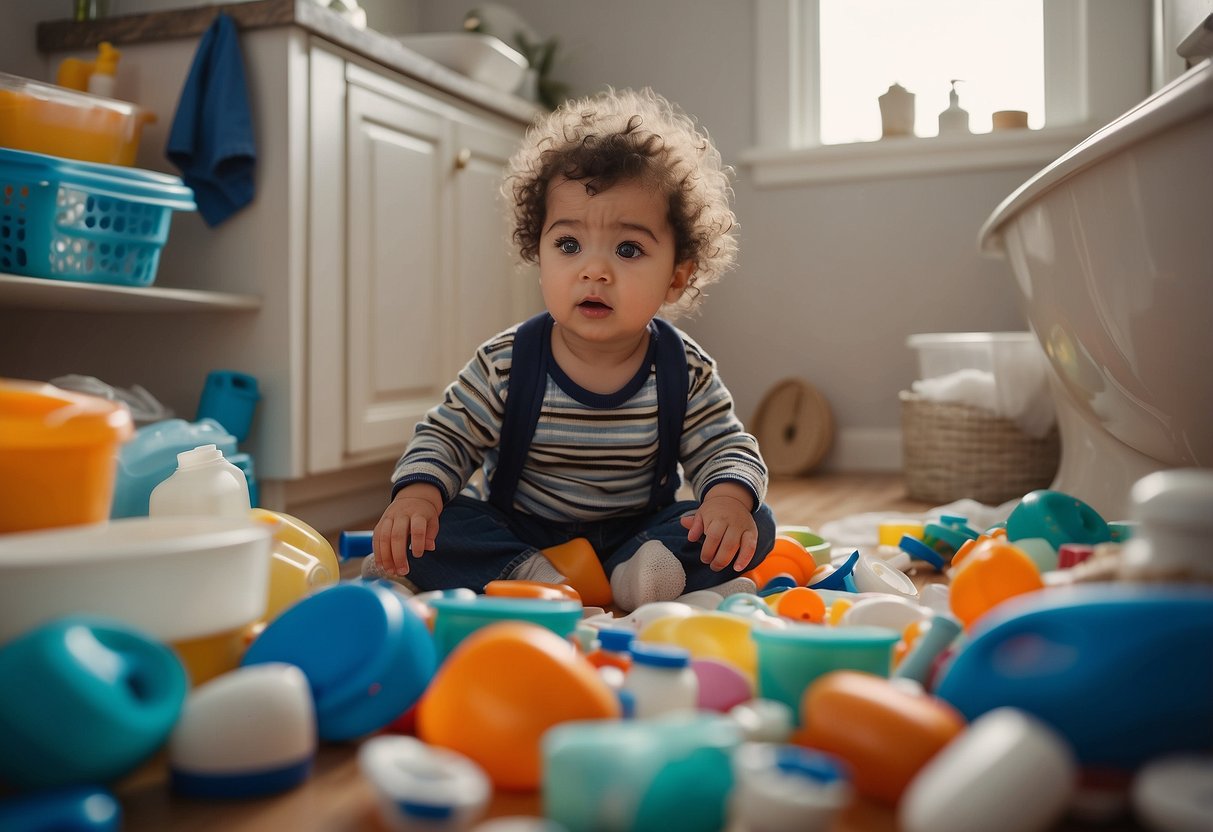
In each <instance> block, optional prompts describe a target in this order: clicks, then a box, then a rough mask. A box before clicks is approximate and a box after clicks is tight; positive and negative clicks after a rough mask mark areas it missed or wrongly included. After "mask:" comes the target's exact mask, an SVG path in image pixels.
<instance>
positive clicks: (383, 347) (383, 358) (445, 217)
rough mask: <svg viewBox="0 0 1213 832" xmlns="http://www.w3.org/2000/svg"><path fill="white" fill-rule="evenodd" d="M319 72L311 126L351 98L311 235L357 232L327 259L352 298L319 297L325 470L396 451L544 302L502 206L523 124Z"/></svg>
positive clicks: (318, 287) (347, 66) (322, 181)
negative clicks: (479, 354)
mask: <svg viewBox="0 0 1213 832" xmlns="http://www.w3.org/2000/svg"><path fill="white" fill-rule="evenodd" d="M311 77H312V89H313V109H312V112H313V114H314V118H315V117H319V118H322V119H323V120H325V121H326V122H331V121H333V120H334V113H333V108H331V107H325V106H321V103H320V102H321V101H326V102H327V101H331V100H332V98H333V93H334V92H338V91H342V90H343V91H344V102H345V106H344V119H343V121H344V124H343V125H334V124H331V123H330V124H327V125H324V126H321V125H314V126H315V130H314V133H319V132H321V131H325V132H328V133H330V134H333V135H332V138H333V139H334V141H333V142H332V144H331V146H330V147H329V148H328V149H327V150H326V151H323V152H322V153H321V155H320V156H319V157H316V156H314V157H313V167H312V193H313V200H312V201H313V205H314V209H315V210H313V212H312V215H311V234H312V237H313V239H314V240H316V239H320V238H322V237H331V236H340V234H341V233H342V230H343V232H344V243H343V245H341V246H338V248H340V249H341V250H343V251H344V256H342V255H341V254H340V252H337V251H325V252H321V253H318V259H319V260H320V261H328V262H329V267H330V268H332V269H335V270H337V271H339V272H341V273H342V274H343V275H344V279H343V280H342V281H341V284H342V286H343V287H344V295H343V296H339V295H337V294H335V293H333V292H332V288H333V287H332V286H324V285H322V284H320V283H318V282H317V283H315V284H314V291H313V295H312V299H313V309H314V310H316V311H321V310H325V311H326V314H325V315H323V316H316V315H313V316H312V332H311V334H310V339H309V340H310V343H311V345H312V352H313V354H314V355H315V356H316V360H315V361H313V362H312V365H311V368H310V386H311V390H312V391H313V395H312V399H311V405H310V410H311V411H312V413H313V414H314V415H319V414H325V417H326V418H324V419H321V420H319V421H314V422H313V429H312V430H311V431H310V438H309V448H308V451H309V456H308V469H309V472H312V473H317V472H324V471H332V470H336V469H340V468H343V467H346V466H348V465H349V464H351V462H357V461H363V460H366V459H367V458H370V457H383V456H384V455H387V456H389V457H391V458H395V457H396V456H398V455H399V453H400V451H401V450H403V447H404V444H405V443H406V442H407V440H408V438H409V437H410V436H411V435H412V431H413V426H414V425H415V424H416V422H417V420H418V419H419V418H421V416H422V415H423V414H424V413H425V411H426V410H428V409H429V408H430V407H432V406H433V405H434V403H435V402H437V401H438V400H439V399H440V398H441V396H442V392H443V390H444V389H445V388H446V386H447V385H448V384H449V383H450V382H451V381H452V380H453V379H454V377H455V374H456V373H457V372H458V371H459V369H461V368H462V366H463V364H464V363H465V362H466V361H467V360H468V359H469V358H471V356H472V351H473V350H474V349H475V347H476V346H477V345H478V344H479V343H480V342H482V341H483V340H485V339H486V338H488V337H489V336H490V335H492V334H494V333H495V332H498V331H500V330H501V329H504V328H505V327H507V326H509V325H510V324H511V323H513V322H515V321H516V320H517V319H518V318H519V317H521V316H523V315H525V314H526V313H527V312H528V311H529V310H531V309H534V308H538V307H537V306H536V304H537V295H536V294H535V293H529V294H528V292H527V286H528V285H532V284H533V283H534V281H533V280H527V279H526V278H525V273H524V272H520V271H519V270H518V269H517V268H516V267H515V265H514V262H513V258H512V257H511V256H510V252H509V249H508V247H507V245H506V243H507V224H506V220H505V212H504V210H503V208H504V206H503V205H502V203H501V202H500V200H499V199H498V198H497V188H498V186H499V184H500V180H501V174H502V169H503V166H504V165H505V162H506V160H507V159H508V157H509V155H510V153H512V152H513V150H514V149H515V147H516V146H517V144H518V141H519V139H520V137H521V135H522V127H521V126H520V125H518V124H513V123H510V122H508V121H505V120H504V119H500V118H496V117H492V116H489V115H487V114H478V113H474V112H471V111H469V110H467V109H465V108H459V107H454V106H452V105H451V104H450V103H448V102H443V101H440V100H438V99H436V98H433V97H431V96H428V95H426V94H424V93H423V92H420V91H418V90H416V89H414V88H412V87H409V86H406V85H404V84H402V83H399V82H398V81H396V80H393V79H390V78H386V77H384V76H383V75H382V74H380V73H376V72H373V71H370V70H369V69H367V68H366V67H364V66H360V65H357V64H354V63H351V62H349V61H345V60H342V59H341V58H340V57H339V56H337V55H334V54H331V53H327V52H323V51H321V52H315V53H313V56H312V63H311ZM317 99H320V100H319V101H318V100H317ZM338 120H340V119H338ZM338 134H339V135H338ZM334 148H340V149H339V150H337V151H334ZM320 192H322V193H324V194H331V195H332V198H331V199H330V200H328V202H330V203H331V204H330V205H329V207H327V208H326V207H325V206H324V205H323V204H322V203H324V202H325V201H326V200H324V199H321V198H319V197H318V196H317V194H318V193H320ZM341 204H344V206H345V210H344V217H341V216H338V212H337V211H336V210H335V206H338V205H341ZM343 219H344V226H343V228H342V220H343ZM330 242H331V241H330ZM314 248H315V246H314ZM315 265H316V263H315V261H314V262H313V273H314V272H315ZM332 390H344V397H343V400H341V397H336V398H335V397H333V396H332V395H331V394H330V391H332ZM335 424H339V425H341V429H340V430H333V429H331V426H332V425H335ZM326 426H327V427H326Z"/></svg>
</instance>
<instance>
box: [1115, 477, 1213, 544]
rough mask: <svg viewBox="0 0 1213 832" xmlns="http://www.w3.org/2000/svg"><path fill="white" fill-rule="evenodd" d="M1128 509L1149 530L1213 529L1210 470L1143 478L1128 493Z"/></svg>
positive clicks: (1144, 529) (1212, 490)
mask: <svg viewBox="0 0 1213 832" xmlns="http://www.w3.org/2000/svg"><path fill="white" fill-rule="evenodd" d="M1129 500H1130V502H1131V503H1132V508H1131V509H1130V511H1131V512H1132V514H1133V517H1134V519H1136V520H1137V521H1138V522H1139V523H1141V525H1142V527H1143V536H1148V531H1147V530H1148V529H1149V528H1150V527H1157V526H1169V527H1178V528H1186V529H1209V528H1213V513H1211V512H1210V511H1209V507H1210V506H1213V472H1209V471H1206V470H1201V469H1198V468H1180V469H1175V470H1170V471H1156V472H1154V473H1153V474H1149V475H1147V476H1145V477H1142V478H1141V479H1140V480H1138V481H1137V482H1136V483H1135V484H1134V485H1133V488H1132V490H1131V491H1130V492H1129Z"/></svg>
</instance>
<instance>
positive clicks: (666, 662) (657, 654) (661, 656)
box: [631, 641, 691, 668]
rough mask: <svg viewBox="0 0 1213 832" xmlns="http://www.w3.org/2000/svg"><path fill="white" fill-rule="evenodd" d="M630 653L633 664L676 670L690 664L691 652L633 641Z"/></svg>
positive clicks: (669, 646)
mask: <svg viewBox="0 0 1213 832" xmlns="http://www.w3.org/2000/svg"><path fill="white" fill-rule="evenodd" d="M631 651H632V662H633V664H643V665H648V666H649V667H674V668H678V667H687V666H688V665H689V664H690V663H691V652H690V651H689V650H687V649H685V648H682V647H678V646H676V645H673V644H652V643H650V642H644V641H633V642H632V647H631Z"/></svg>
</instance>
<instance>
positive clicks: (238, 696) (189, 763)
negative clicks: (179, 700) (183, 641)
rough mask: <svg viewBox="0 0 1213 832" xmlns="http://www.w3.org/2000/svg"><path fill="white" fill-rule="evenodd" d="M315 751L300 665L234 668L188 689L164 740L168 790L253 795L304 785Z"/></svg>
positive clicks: (307, 692)
mask: <svg viewBox="0 0 1213 832" xmlns="http://www.w3.org/2000/svg"><path fill="white" fill-rule="evenodd" d="M315 755H316V709H315V706H314V705H313V704H312V692H311V689H310V688H309V687H308V682H307V677H306V676H304V675H303V671H302V670H300V669H299V668H297V667H295V666H294V665H290V664H277V663H271V664H259V665H253V666H251V667H244V668H240V669H239V670H234V671H232V672H231V673H225V674H224V675H222V676H220V677H218V678H216V679H213V680H212V681H210V682H207V683H206V684H205V685H202V686H200V687H198V688H196V689H195V690H194V692H193V693H191V694H190V697H189V699H188V700H186V703H185V712H184V713H183V714H182V716H181V720H180V721H179V722H178V723H177V727H176V728H175V729H174V730H173V734H172V737H171V738H170V740H169V770H170V771H171V773H172V784H173V789H174V790H175V791H177V792H179V793H180V794H184V795H188V796H190V797H254V796H258V795H264V794H273V793H275V792H280V791H285V790H286V789H290V788H293V787H294V786H297V785H298V784H299V783H302V782H303V781H304V780H305V779H306V778H307V776H308V773H309V772H310V771H311V766H312V759H313V758H314V757H315Z"/></svg>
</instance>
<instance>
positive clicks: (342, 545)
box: [337, 529, 375, 560]
mask: <svg viewBox="0 0 1213 832" xmlns="http://www.w3.org/2000/svg"><path fill="white" fill-rule="evenodd" d="M374 536H375V533H374V532H373V531H370V530H369V529H365V530H363V529H360V530H358V531H353V532H342V533H341V536H340V537H339V538H337V556H338V557H340V558H341V559H342V560H349V559H350V558H363V557H366V556H367V555H369V554H370V553H371V552H373V551H374Z"/></svg>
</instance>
